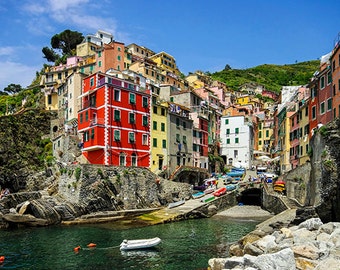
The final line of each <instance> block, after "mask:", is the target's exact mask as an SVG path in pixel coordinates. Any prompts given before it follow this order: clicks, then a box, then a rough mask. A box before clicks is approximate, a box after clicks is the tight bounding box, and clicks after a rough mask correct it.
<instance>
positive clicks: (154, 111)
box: [153, 106, 157, 114]
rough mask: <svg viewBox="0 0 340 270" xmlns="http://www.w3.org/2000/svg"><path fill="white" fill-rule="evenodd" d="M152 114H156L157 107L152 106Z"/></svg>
mask: <svg viewBox="0 0 340 270" xmlns="http://www.w3.org/2000/svg"><path fill="white" fill-rule="evenodd" d="M153 113H154V114H157V107H156V106H153Z"/></svg>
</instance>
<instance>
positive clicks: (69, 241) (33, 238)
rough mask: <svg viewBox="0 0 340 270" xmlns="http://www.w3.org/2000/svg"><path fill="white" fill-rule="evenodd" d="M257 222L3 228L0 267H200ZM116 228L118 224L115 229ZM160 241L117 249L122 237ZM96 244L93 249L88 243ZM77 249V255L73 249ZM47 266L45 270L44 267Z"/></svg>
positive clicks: (225, 250) (220, 220)
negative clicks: (152, 245) (146, 246)
mask: <svg viewBox="0 0 340 270" xmlns="http://www.w3.org/2000/svg"><path fill="white" fill-rule="evenodd" d="M257 223H258V222H255V223H254V222H248V221H244V222H239V221H228V220H226V219H223V218H217V219H215V218H214V217H213V218H209V219H199V220H197V219H196V220H188V221H181V222H176V223H168V224H162V225H156V226H149V227H137V228H134V227H124V226H121V225H119V224H115V223H111V224H100V225H91V226H74V227H61V226H56V227H48V228H28V229H21V230H6V231H2V232H1V234H0V256H1V255H4V256H6V259H5V262H4V264H3V265H2V266H1V267H2V268H3V269H82V270H86V269H156V270H157V269H162V270H163V269H167V270H171V269H176V270H177V269H189V270H190V269H205V268H206V267H207V266H208V260H209V259H210V258H213V257H226V256H227V255H228V247H229V245H230V244H231V243H233V242H234V241H237V240H238V239H239V238H240V237H242V236H243V235H245V234H247V233H248V232H250V231H251V230H253V229H254V227H255V225H256V224H257ZM118 225H119V226H118ZM153 237H160V238H161V239H162V242H161V243H160V244H159V245H158V246H157V247H155V248H154V249H151V250H139V251H125V252H122V251H120V250H119V245H120V243H121V242H122V240H123V239H143V238H153ZM89 243H96V245H97V246H96V247H95V248H87V244H89ZM78 245H79V246H81V249H80V250H79V252H74V247H76V246H78ZM46 267H47V268H46Z"/></svg>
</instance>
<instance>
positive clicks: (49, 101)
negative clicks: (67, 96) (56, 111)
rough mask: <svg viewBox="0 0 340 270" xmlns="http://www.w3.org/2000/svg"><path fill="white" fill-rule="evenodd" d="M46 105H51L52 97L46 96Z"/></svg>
mask: <svg viewBox="0 0 340 270" xmlns="http://www.w3.org/2000/svg"><path fill="white" fill-rule="evenodd" d="M47 103H48V104H49V105H51V104H52V95H48V96H47Z"/></svg>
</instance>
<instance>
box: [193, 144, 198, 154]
mask: <svg viewBox="0 0 340 270" xmlns="http://www.w3.org/2000/svg"><path fill="white" fill-rule="evenodd" d="M192 151H194V152H197V144H195V143H194V144H193V145H192Z"/></svg>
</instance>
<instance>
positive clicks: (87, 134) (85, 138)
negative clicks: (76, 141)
mask: <svg viewBox="0 0 340 270" xmlns="http://www.w3.org/2000/svg"><path fill="white" fill-rule="evenodd" d="M88 140H89V132H88V131H85V132H84V133H83V141H84V142H87V141H88Z"/></svg>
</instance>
